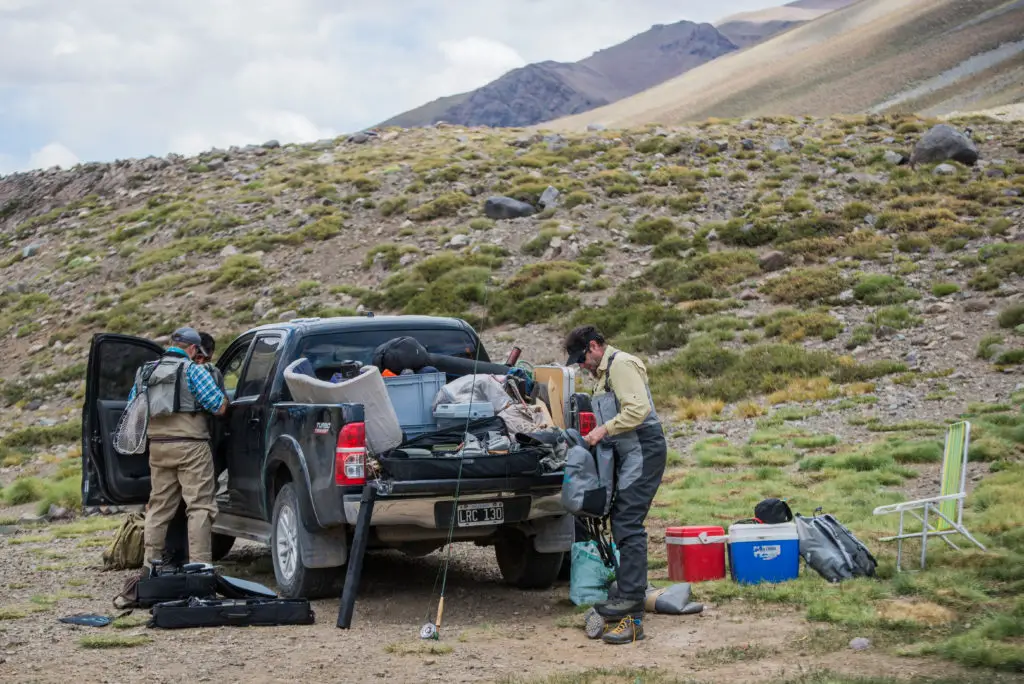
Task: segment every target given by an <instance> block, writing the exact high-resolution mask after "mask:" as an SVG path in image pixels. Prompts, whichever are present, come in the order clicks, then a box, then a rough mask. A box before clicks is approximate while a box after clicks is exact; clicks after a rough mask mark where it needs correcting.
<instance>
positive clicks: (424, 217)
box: [409, 192, 473, 221]
mask: <svg viewBox="0 0 1024 684" xmlns="http://www.w3.org/2000/svg"><path fill="white" fill-rule="evenodd" d="M472 203H473V198H471V197H470V196H469V195H467V194H466V193H464V192H449V193H445V194H444V195H441V196H439V197H437V198H435V199H433V200H431V201H429V202H427V203H426V204H423V205H421V206H418V207H416V208H415V209H413V210H412V211H411V212H409V218H411V219H412V220H413V221H432V220H434V219H438V218H445V217H451V216H457V215H458V213H459V210H460V209H462V208H464V207H467V206H469V205H470V204H472Z"/></svg>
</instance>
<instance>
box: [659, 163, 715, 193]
mask: <svg viewBox="0 0 1024 684" xmlns="http://www.w3.org/2000/svg"><path fill="white" fill-rule="evenodd" d="M703 178H704V174H703V173H702V172H700V171H694V170H692V169H688V168H686V167H685V166H663V167H661V168H660V169H655V170H654V171H652V172H651V174H650V176H648V177H647V181H648V182H649V183H651V184H652V185H662V186H665V185H672V186H675V187H677V188H683V189H686V190H693V189H695V188H696V187H697V186H698V185H699V184H700V181H701V180H703Z"/></svg>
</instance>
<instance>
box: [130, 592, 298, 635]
mask: <svg viewBox="0 0 1024 684" xmlns="http://www.w3.org/2000/svg"><path fill="white" fill-rule="evenodd" d="M150 612H151V613H152V615H153V617H152V618H150V620H149V623H148V626H149V627H156V628H159V629H183V628H187V627H264V626H272V625H311V624H313V622H314V621H315V618H316V615H315V613H314V612H313V608H312V606H310V604H309V601H308V600H307V599H243V600H233V599H199V598H191V599H185V600H181V601H167V602H164V603H158V604H156V605H155V606H153V607H152V609H151V610H150Z"/></svg>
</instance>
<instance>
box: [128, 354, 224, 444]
mask: <svg viewBox="0 0 1024 684" xmlns="http://www.w3.org/2000/svg"><path fill="white" fill-rule="evenodd" d="M191 365H192V361H191V360H190V359H188V358H185V357H183V356H178V355H177V354H166V355H164V356H163V357H161V358H160V360H159V361H157V362H155V363H151V364H147V366H148V367H143V368H142V369H140V373H141V377H140V378H138V380H137V382H139V383H143V384H145V386H146V388H147V390H146V391H147V396H148V398H149V428H148V430H147V433H148V436H149V437H150V439H161V438H180V439H196V440H206V439H209V438H210V428H209V421H207V420H206V416H204V415H203V409H202V407H201V406H200V405H199V402H198V401H197V400H196V397H195V395H194V394H192V392H191V391H190V390H189V388H188V379H187V378H186V377H185V374H186V373H187V372H188V368H189V366H191ZM147 373H148V379H146V378H145V375H146V374H147ZM140 388H141V384H140V385H138V386H137V387H136V390H137V391H138V389H140Z"/></svg>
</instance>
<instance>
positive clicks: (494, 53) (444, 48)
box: [430, 36, 527, 95]
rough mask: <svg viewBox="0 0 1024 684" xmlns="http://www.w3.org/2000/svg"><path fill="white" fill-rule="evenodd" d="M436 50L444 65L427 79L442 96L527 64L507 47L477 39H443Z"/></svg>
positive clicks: (471, 37)
mask: <svg viewBox="0 0 1024 684" xmlns="http://www.w3.org/2000/svg"><path fill="white" fill-rule="evenodd" d="M437 47H438V49H439V50H440V51H441V54H442V55H444V59H445V61H446V62H447V64H446V66H445V67H444V69H442V70H441V71H440V72H439V73H437V74H435V75H433V76H431V77H430V78H431V84H430V85H431V87H432V88H434V89H435V90H436V91H437V92H438V93H441V94H443V95H449V94H451V93H455V92H460V91H465V90H472V89H473V88H479V87H480V86H482V85H486V84H487V83H489V82H491V81H493V80H494V79H496V78H498V77H499V76H501V75H502V74H504V73H506V72H508V71H511V70H512V69H515V68H517V67H521V66H525V65H526V63H527V62H526V60H525V59H523V57H522V56H521V55H520V54H519V53H518V52H516V51H515V50H513V49H512V48H510V47H509V46H508V45H505V44H504V43H501V42H499V41H496V40H491V39H490V38H482V37H480V36H470V37H468V38H461V39H459V40H444V41H441V42H440V43H439V44H438V46H437Z"/></svg>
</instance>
